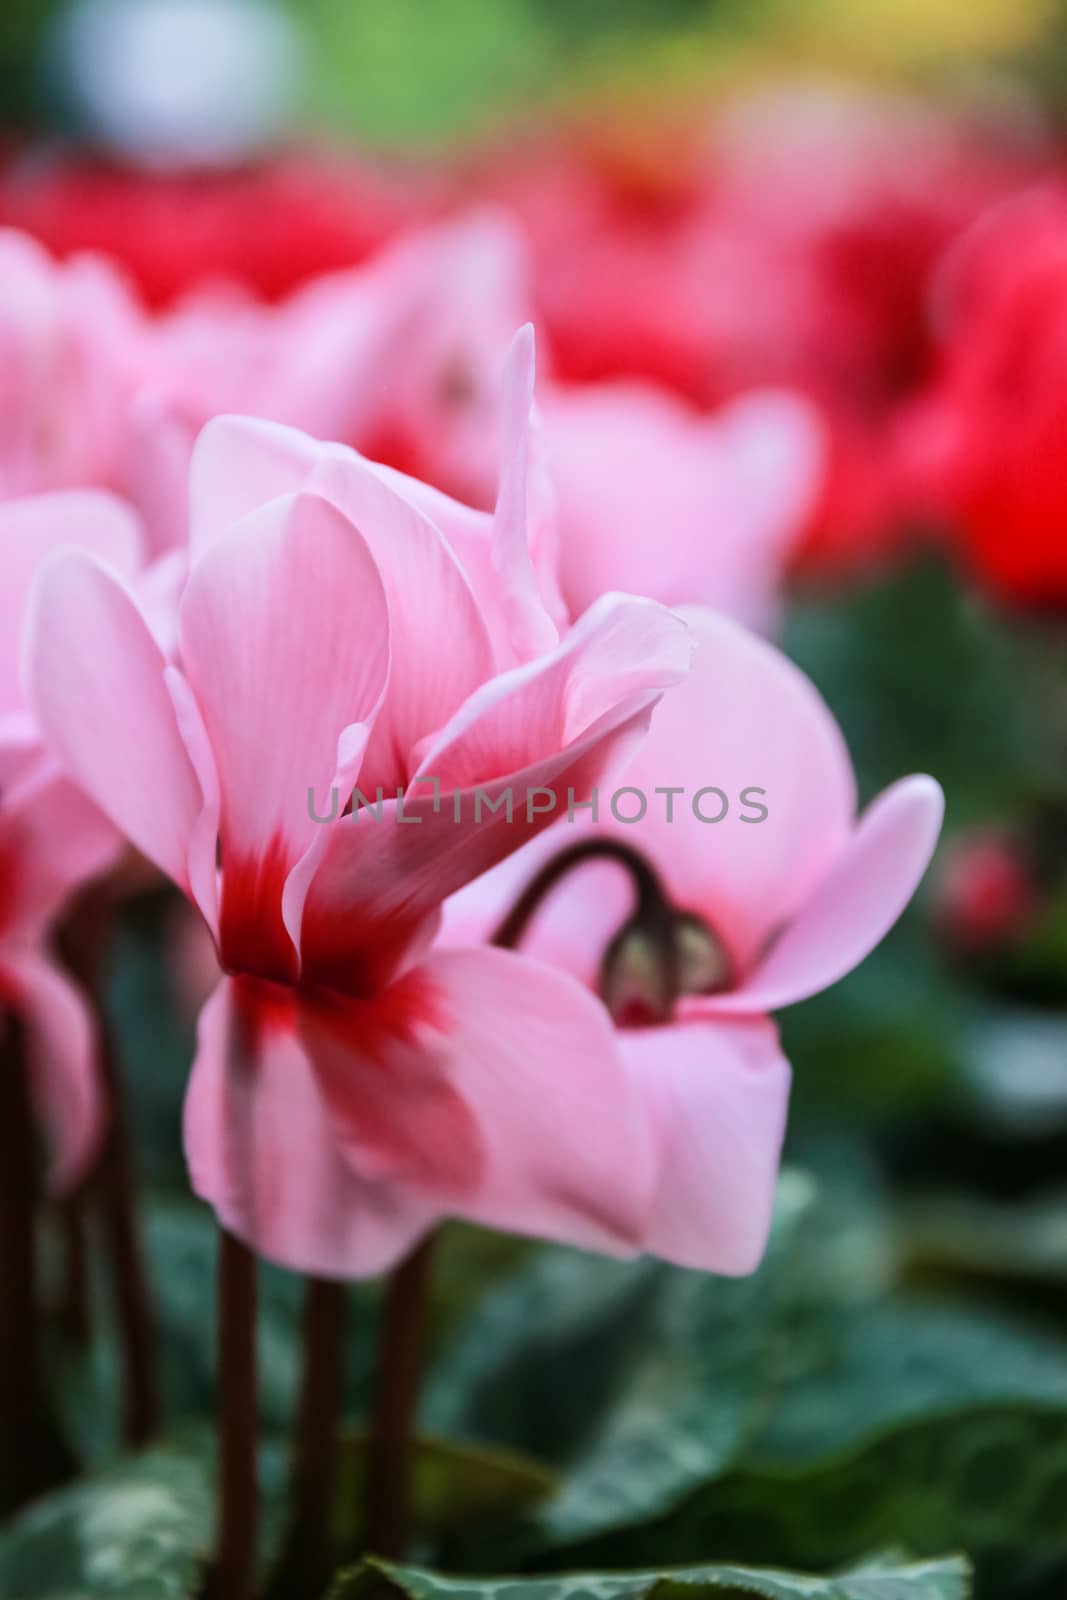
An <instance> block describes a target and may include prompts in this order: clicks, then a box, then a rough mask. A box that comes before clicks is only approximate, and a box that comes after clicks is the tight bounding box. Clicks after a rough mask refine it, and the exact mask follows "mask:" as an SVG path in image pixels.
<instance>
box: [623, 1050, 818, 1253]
mask: <svg viewBox="0 0 1067 1600" xmlns="http://www.w3.org/2000/svg"><path fill="white" fill-rule="evenodd" d="M619 1039H620V1044H621V1048H622V1052H623V1055H624V1056H625V1058H626V1062H627V1065H628V1066H629V1068H630V1070H631V1072H632V1074H633V1077H634V1081H635V1084H636V1087H637V1090H638V1093H639V1095H640V1097H641V1099H642V1102H643V1105H644V1110H645V1114H646V1115H647V1116H648V1117H649V1118H650V1120H651V1123H652V1127H653V1130H654V1137H655V1141H656V1148H657V1163H658V1165H657V1182H656V1187H655V1193H654V1197H653V1200H652V1204H651V1207H650V1212H649V1222H648V1226H647V1229H646V1232H645V1236H644V1240H643V1243H644V1247H645V1249H646V1250H648V1251H649V1252H650V1253H651V1254H652V1255H656V1256H661V1257H662V1258H663V1259H664V1260H666V1261H673V1262H676V1263H677V1264H678V1265H679V1266H683V1267H697V1268H699V1269H701V1270H702V1271H704V1272H720V1273H726V1274H728V1275H730V1276H734V1275H742V1274H744V1273H748V1272H753V1271H755V1269H756V1267H757V1266H758V1265H759V1262H760V1258H761V1257H762V1255H763V1251H764V1248H765V1246H766V1243H767V1235H768V1232H769V1231H770V1224H771V1213H772V1211H773V1208H774V1191H775V1184H776V1180H777V1177H778V1163H779V1156H780V1153H781V1148H782V1137H783V1135H784V1132H785V1118H786V1109H787V1106H788V1102H789V1081H790V1072H789V1063H788V1062H787V1061H786V1059H785V1057H784V1056H783V1055H782V1053H781V1051H780V1049H779V1048H778V1034H777V1031H776V1030H775V1028H774V1026H773V1024H771V1023H769V1022H766V1021H764V1020H762V1019H760V1020H758V1021H751V1022H743V1023H734V1024H732V1025H731V1024H721V1023H718V1024H717V1023H713V1022H703V1023H702V1022H688V1023H685V1022H679V1023H675V1024H673V1025H671V1026H669V1027H663V1028H636V1029H629V1030H624V1031H622V1032H621V1033H620V1035H619Z"/></svg>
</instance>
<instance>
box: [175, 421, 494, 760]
mask: <svg viewBox="0 0 1067 1600" xmlns="http://www.w3.org/2000/svg"><path fill="white" fill-rule="evenodd" d="M192 482H193V540H194V552H197V551H199V552H202V551H203V550H204V549H205V548H207V547H208V546H209V545H210V543H211V542H212V541H213V540H214V539H217V538H218V537H219V536H220V535H221V534H222V533H224V532H225V530H226V529H227V528H228V527H230V526H231V525H232V523H233V521H234V519H236V518H239V517H241V516H243V515H246V514H248V513H249V512H251V511H253V510H255V509H256V508H257V507H259V506H262V505H264V504H265V503H266V502H267V501H268V500H270V499H271V498H274V497H276V496H278V495H281V494H289V493H294V492H296V491H299V490H305V491H308V492H310V493H313V494H315V495H321V496H322V498H323V499H324V500H327V501H329V502H330V504H331V505H332V506H335V507H336V508H337V510H338V511H340V512H341V514H342V515H343V516H344V517H346V518H347V519H348V521H349V522H351V523H352V524H354V526H355V527H356V528H358V529H359V532H360V534H361V536H362V537H363V539H364V540H365V542H366V544H367V547H368V549H369V550H370V552H371V554H372V556H373V557H374V560H375V562H376V564H377V567H378V571H379V574H380V576H381V581H382V583H383V585H384V588H385V594H386V599H387V601H388V606H389V625H390V639H391V645H392V670H391V674H390V682H389V693H388V696H387V698H386V702H385V705H384V706H383V707H382V711H381V714H380V715H379V718H378V721H377V724H376V726H375V729H374V733H373V735H372V738H371V744H370V749H369V751H368V754H367V758H366V764H365V774H366V783H367V784H368V785H369V786H370V787H371V788H372V789H373V788H374V787H376V786H377V785H378V784H381V785H382V786H383V788H386V789H389V788H394V789H395V788H396V786H397V785H398V784H400V783H403V782H405V781H406V780H407V779H408V778H409V777H410V775H411V771H412V766H411V753H412V751H413V750H414V747H415V745H416V744H417V743H418V741H419V740H420V739H422V738H424V737H425V736H426V735H427V734H430V733H433V732H435V731H436V730H437V729H438V728H439V727H441V725H442V724H443V723H444V722H446V721H447V719H448V718H449V717H450V716H451V715H452V713H453V712H454V711H455V710H456V708H457V706H459V705H460V704H461V703H462V702H463V700H464V699H466V697H467V695H469V694H470V693H471V691H472V690H473V689H474V688H475V687H476V685H477V684H479V683H481V682H483V681H484V679H485V678H486V677H488V676H489V675H490V674H491V672H492V671H493V664H494V663H493V653H492V646H491V642H490V638H489V634H488V631H487V626H486V621H485V619H484V618H483V616H482V614H481V611H480V610H479V606H478V603H477V601H476V599H475V597H474V595H473V593H472V591H471V586H470V584H469V582H468V581H467V578H466V576H465V575H464V572H463V570H462V568H461V566H460V563H459V561H458V560H457V558H456V556H455V554H454V553H453V551H452V550H451V549H450V547H449V545H448V543H447V542H446V540H445V539H444V537H443V536H442V534H441V532H440V531H439V530H438V528H437V527H436V526H435V525H434V523H433V521H432V519H431V518H430V517H429V516H427V515H426V513H425V512H424V511H422V510H421V509H420V508H419V507H418V506H417V504H415V502H414V501H413V499H412V498H411V496H410V495H409V494H408V493H407V492H406V491H407V487H408V486H409V485H411V484H412V483H413V480H411V479H408V478H404V477H403V476H402V475H401V474H399V473H397V474H392V475H389V474H386V473H385V472H384V471H383V470H382V469H380V468H378V467H376V466H374V465H373V464H372V463H371V462H368V461H365V460H364V459H363V457H362V456H360V455H357V454H356V452H355V451H354V450H347V449H345V448H344V447H342V446H340V445H323V444H318V443H317V442H316V441H314V440H312V439H309V438H307V437H306V435H304V434H301V433H298V432H296V430H295V429H292V428H283V427H279V426H277V425H275V424H272V423H266V422H257V421H253V420H251V419H249V418H242V417H221V418H217V419H216V420H215V421H214V422H211V423H209V425H208V426H207V427H206V428H205V429H204V431H203V433H202V434H201V436H200V439H199V441H198V443H197V447H196V453H195V456H194V462H193V479H192ZM442 498H443V497H442ZM471 515H475V514H474V513H471ZM483 520H484V519H483Z"/></svg>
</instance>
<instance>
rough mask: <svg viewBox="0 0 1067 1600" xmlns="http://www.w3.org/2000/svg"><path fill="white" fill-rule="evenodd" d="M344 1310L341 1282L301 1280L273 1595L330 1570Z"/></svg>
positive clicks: (307, 1584) (280, 1598)
mask: <svg viewBox="0 0 1067 1600" xmlns="http://www.w3.org/2000/svg"><path fill="white" fill-rule="evenodd" d="M345 1311H346V1303H345V1288H344V1285H343V1284H340V1283H333V1282H330V1281H329V1280H327V1279H325V1278H309V1279H308V1281H307V1288H306V1290H305V1295H304V1323H303V1372H302V1376H301V1387H300V1401H299V1407H298V1411H297V1420H296V1433H295V1438H294V1442H293V1468H292V1477H291V1480H290V1519H291V1520H290V1523H289V1532H288V1536H287V1539H286V1542H285V1545H284V1547H283V1549H282V1553H281V1555H280V1557H279V1559H278V1563H277V1567H276V1569H275V1572H274V1575H273V1578H272V1582H271V1587H270V1593H271V1595H272V1596H274V1597H276V1600H291V1597H292V1596H294V1595H301V1596H303V1595H307V1596H317V1595H319V1594H321V1593H322V1591H323V1590H324V1589H325V1587H326V1584H327V1582H328V1581H329V1578H330V1575H331V1573H332V1571H333V1560H332V1555H333V1544H332V1537H331V1528H330V1522H331V1512H332V1508H333V1500H334V1492H335V1479H336V1467H337V1425H338V1414H339V1411H340V1405H341V1391H342V1386H343V1376H344V1335H345Z"/></svg>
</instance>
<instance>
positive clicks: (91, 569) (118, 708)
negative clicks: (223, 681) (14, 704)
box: [26, 552, 201, 888]
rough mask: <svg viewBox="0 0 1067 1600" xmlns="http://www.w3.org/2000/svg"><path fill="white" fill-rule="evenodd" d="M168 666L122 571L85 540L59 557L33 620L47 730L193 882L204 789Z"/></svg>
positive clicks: (30, 639) (34, 700)
mask: <svg viewBox="0 0 1067 1600" xmlns="http://www.w3.org/2000/svg"><path fill="white" fill-rule="evenodd" d="M165 669H166V662H165V660H164V658H163V654H162V652H161V650H160V648H159V646H158V644H157V643H156V641H155V640H154V639H153V637H152V634H151V633H150V631H149V628H148V625H147V623H146V622H145V619H144V617H143V616H142V615H141V613H140V611H139V610H138V609H137V606H136V604H135V602H134V600H133V598H132V597H131V596H130V594H129V593H128V592H127V591H126V590H125V589H124V588H123V587H122V585H121V583H120V582H119V580H118V579H117V578H116V577H114V576H113V575H112V574H110V573H109V572H107V571H106V570H105V569H104V568H103V567H101V566H99V565H98V564H97V562H96V561H94V560H93V559H92V558H90V557H88V556H84V555H81V554H79V553H75V552H70V553H64V554H61V555H58V556H55V557H53V558H52V559H51V560H50V561H49V562H48V564H47V565H46V567H45V568H44V570H43V571H42V573H41V575H40V578H39V580H38V584H37V588H36V591H35V597H34V600H33V602H32V603H31V606H30V618H29V621H28V624H27V649H26V686H27V693H28V696H29V699H30V702H31V704H32V706H33V709H34V711H35V713H36V715H37V720H38V723H39V725H40V728H41V732H42V734H43V736H44V738H45V740H46V741H47V743H48V744H49V746H50V748H51V749H52V750H53V751H54V753H55V754H56V756H57V757H58V758H59V760H61V761H62V763H63V764H64V766H65V767H66V768H67V770H68V771H69V772H70V774H71V776H72V777H73V778H74V779H75V781H76V782H77V783H79V784H80V785H81V787H82V788H83V789H84V790H85V791H86V792H87V794H89V795H90V796H91V798H92V799H93V800H95V802H96V804H97V805H98V806H99V807H100V809H101V811H103V812H104V814H105V815H106V816H108V817H110V818H111V820H112V821H113V822H114V823H115V825H116V827H118V828H119V829H120V831H121V832H123V833H124V834H126V836H127V837H128V838H129V839H130V840H131V841H132V842H133V843H134V844H135V845H136V846H137V848H138V849H139V850H141V851H142V852H143V853H144V854H145V855H146V856H148V857H149V859H150V860H152V861H154V862H155V864H156V865H157V866H158V867H159V868H161V870H162V871H163V872H165V873H166V874H167V875H168V876H169V877H171V878H173V879H174V881H175V882H176V883H178V884H179V885H181V887H182V888H187V887H188V868H187V852H188V845H189V840H190V837H191V834H192V831H193V827H194V825H195V823H196V820H197V818H198V816H199V814H200V810H201V794H200V785H199V783H198V782H197V779H196V774H195V772H194V770H193V767H192V764H191V762H190V760H189V756H188V754H187V753H186V750H185V746H184V745H183V743H182V739H181V735H180V733H179V731H178V725H177V722H176V720H175V716H174V710H173V707H172V705H171V701H170V695H169V694H168V692H167V687H166V684H165V682H164V672H165Z"/></svg>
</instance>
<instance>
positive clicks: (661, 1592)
mask: <svg viewBox="0 0 1067 1600" xmlns="http://www.w3.org/2000/svg"><path fill="white" fill-rule="evenodd" d="M383 1584H384V1585H385V1586H386V1587H385V1592H386V1593H388V1594H390V1595H391V1596H393V1597H395V1600H729V1597H736V1600H966V1596H967V1595H968V1593H969V1592H970V1586H969V1583H968V1571H967V1564H966V1562H965V1561H964V1560H962V1559H961V1558H959V1557H949V1558H948V1559H947V1560H944V1561H931V1562H922V1563H919V1564H912V1563H905V1562H898V1561H894V1560H891V1559H885V1560H878V1561H874V1562H868V1563H865V1564H864V1565H863V1566H862V1567H858V1568H856V1569H855V1570H854V1571H852V1572H848V1573H842V1574H841V1575H840V1576H839V1577H834V1578H815V1577H808V1576H804V1575H801V1574H798V1573H790V1572H774V1571H771V1570H769V1569H763V1570H760V1569H759V1568H752V1567H749V1568H745V1567H736V1566H718V1567H708V1566H699V1567H679V1568H676V1569H674V1570H673V1571H671V1570H670V1569H668V1570H666V1571H660V1572H610V1573H584V1572H583V1573H568V1574H567V1575H566V1576H564V1577H557V1578H542V1579H531V1578H496V1579H485V1580H482V1581H481V1582H478V1581H477V1580H474V1579H470V1578H448V1577H442V1576H441V1575H439V1574H437V1573H433V1572H424V1571H422V1570H421V1569H420V1568H417V1567H397V1566H392V1565H390V1564H389V1563H388V1562H384V1561H368V1562H366V1563H364V1565H363V1566H362V1567H361V1568H359V1570H358V1571H356V1572H354V1573H351V1574H349V1575H347V1576H346V1577H344V1578H342V1579H341V1580H340V1581H339V1582H338V1584H337V1586H336V1588H335V1589H334V1591H333V1593H332V1595H331V1596H330V1600H368V1597H369V1596H371V1595H373V1594H375V1593H379V1592H381V1590H382V1586H383Z"/></svg>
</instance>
